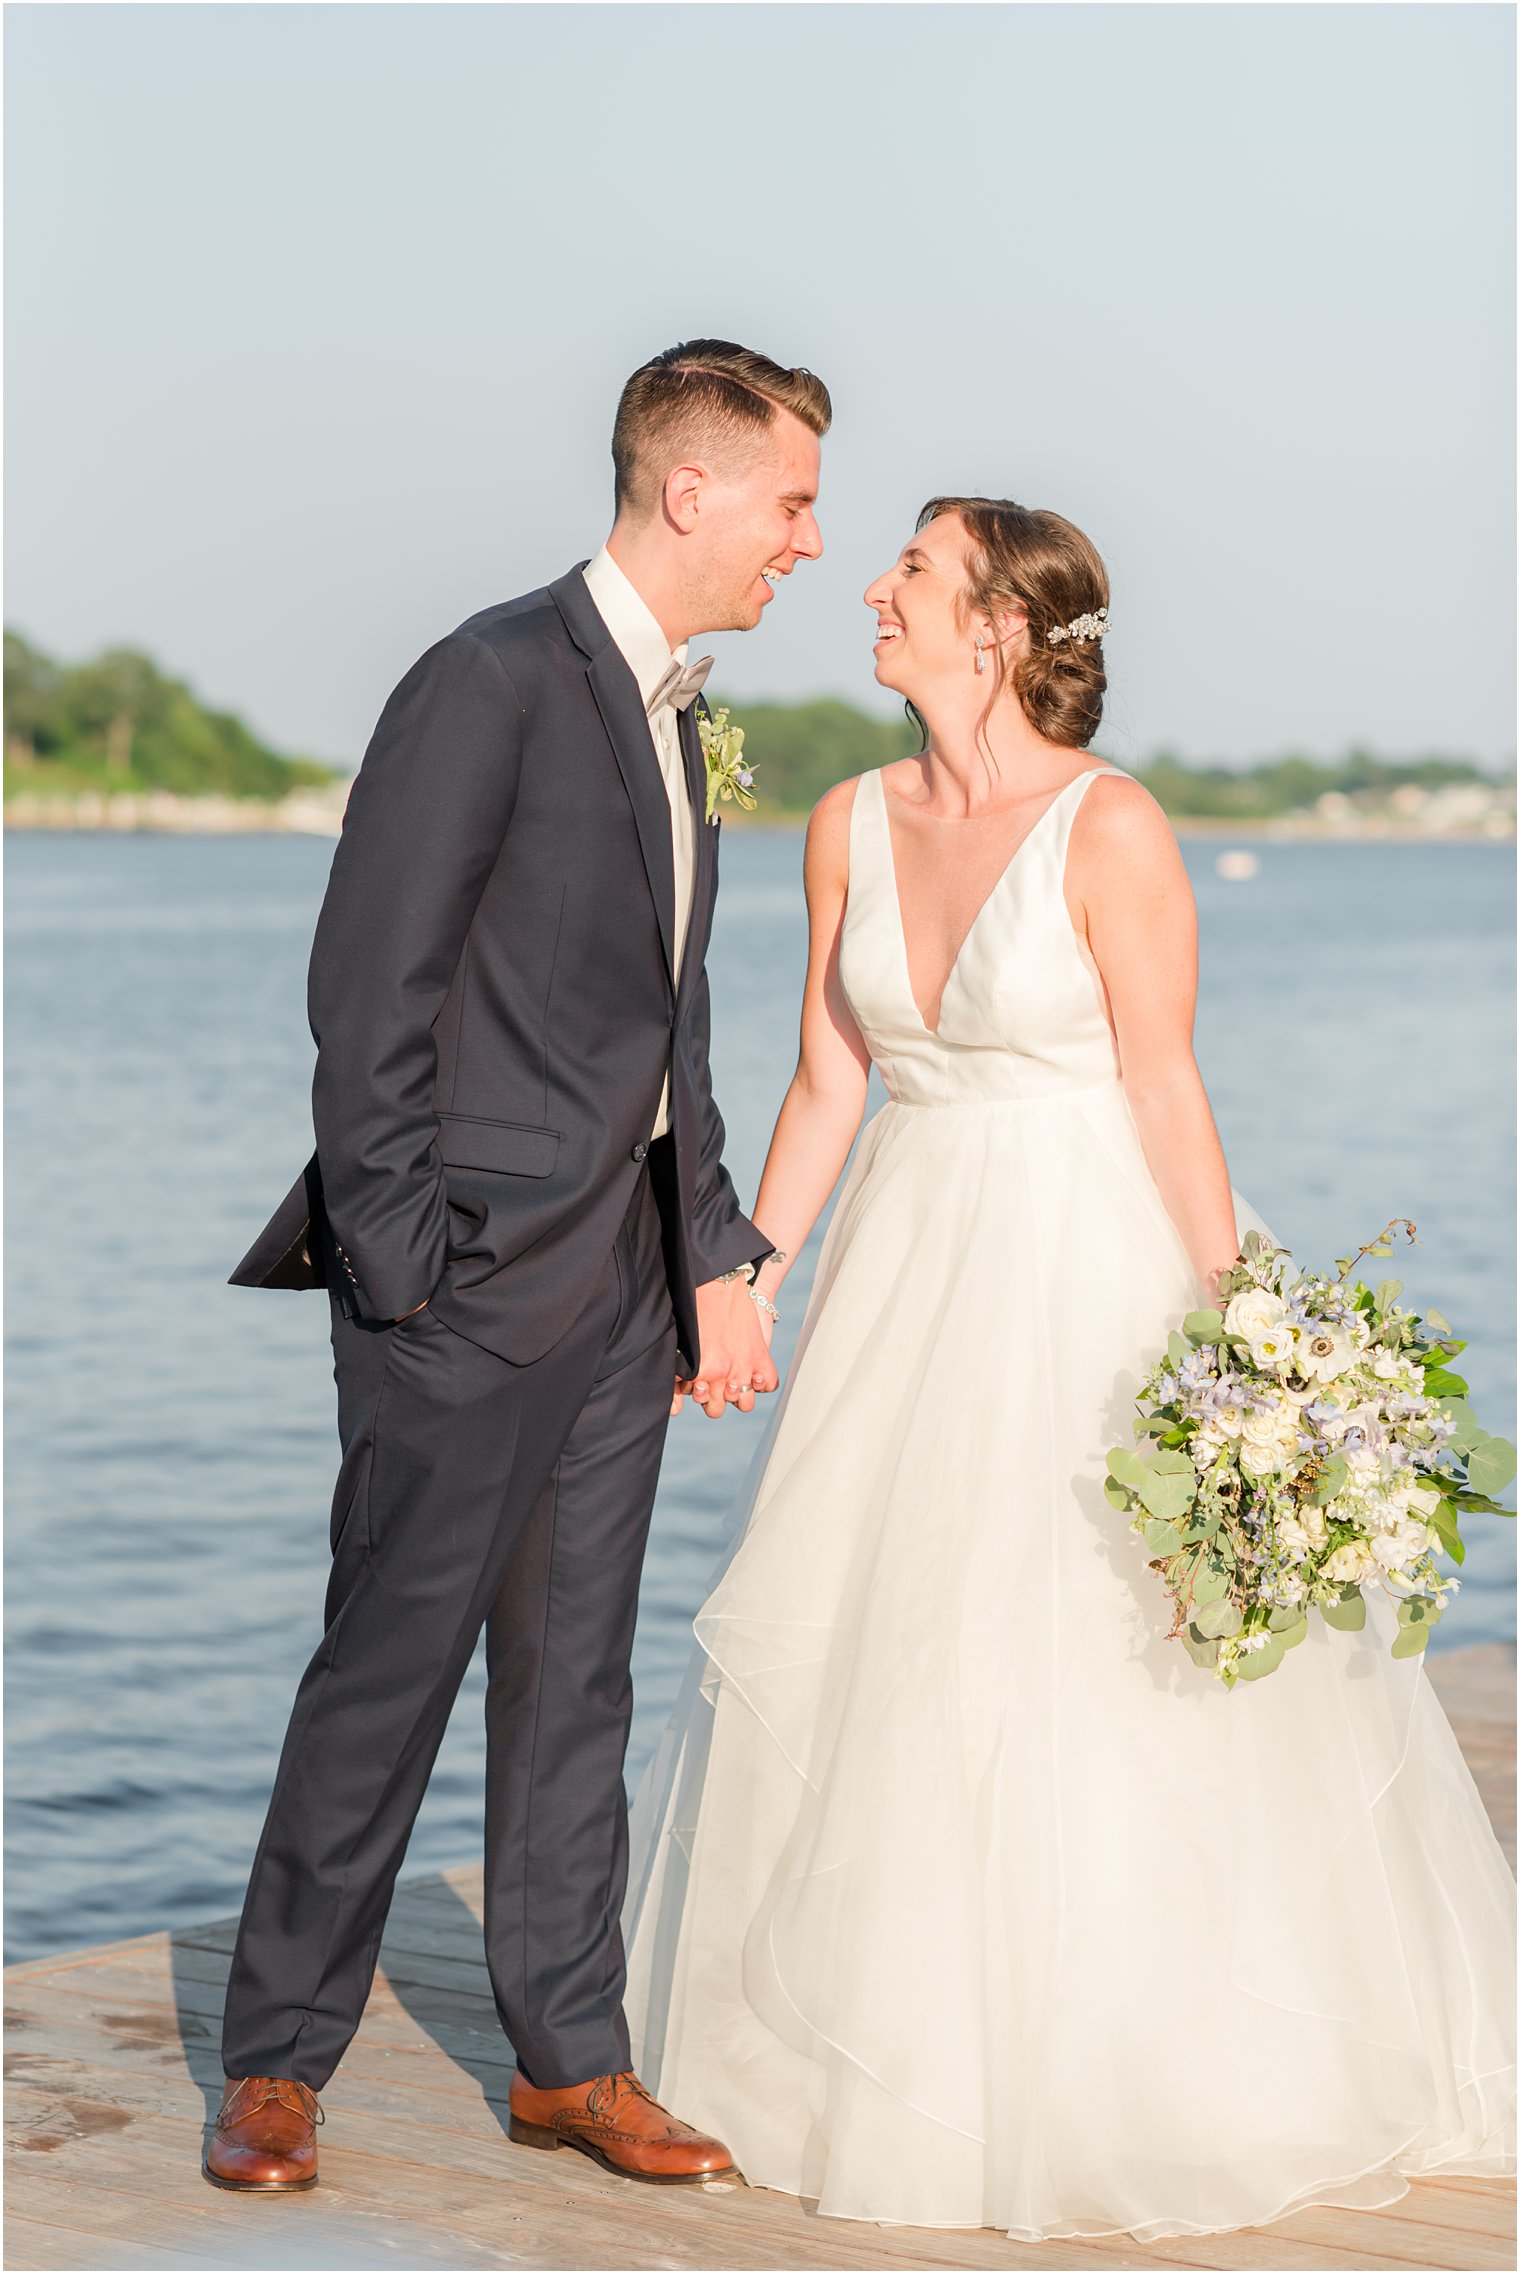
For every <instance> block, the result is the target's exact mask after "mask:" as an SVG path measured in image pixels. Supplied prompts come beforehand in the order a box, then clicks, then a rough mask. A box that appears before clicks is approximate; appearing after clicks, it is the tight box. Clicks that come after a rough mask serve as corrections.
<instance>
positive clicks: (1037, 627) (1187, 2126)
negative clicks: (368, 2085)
mask: <svg viewBox="0 0 1520 2274" xmlns="http://www.w3.org/2000/svg"><path fill="white" fill-rule="evenodd" d="M1107 600H1108V586H1107V580H1106V578H1105V575H1104V570H1103V566H1102V563H1101V561H1100V560H1099V558H1098V556H1097V554H1096V553H1095V552H1094V550H1093V548H1092V546H1091V545H1090V544H1089V543H1088V541H1087V540H1086V538H1085V537H1083V536H1082V534H1081V532H1080V531H1078V530H1077V529H1074V528H1073V527H1072V526H1071V524H1070V523H1069V522H1066V521H1063V520H1062V519H1060V517H1059V516H1057V515H1055V514H1053V513H1044V512H1032V511H1028V510H1026V509H1024V508H1023V507H1020V506H1017V505H1011V504H1006V503H1002V502H995V501H990V500H986V499H979V498H938V499H936V500H934V502H933V503H932V504H930V505H929V506H927V507H926V508H925V510H924V513H923V514H922V516H921V517H920V521H919V526H918V530H917V533H916V535H915V537H914V539H913V541H912V543H911V544H909V545H908V546H907V547H906V549H905V550H904V551H903V553H902V555H901V557H900V558H899V559H898V561H897V562H896V564H895V566H894V567H893V568H891V569H890V570H889V571H888V572H887V574H886V575H885V576H883V577H881V578H880V579H879V580H878V581H877V582H876V583H875V584H873V585H872V586H871V588H870V590H869V591H868V592H867V594H866V601H867V604H868V606H870V607H871V608H873V609H874V610H875V611H876V614H877V617H878V619H879V627H880V637H879V638H878V640H877V643H876V676H877V678H878V680H879V681H880V682H881V684H882V685H883V686H886V687H891V688H893V689H895V690H896V691H897V692H898V693H900V694H902V695H904V696H906V697H908V698H910V699H911V701H912V703H913V705H914V706H915V708H916V710H917V712H918V713H919V714H920V716H921V719H922V720H923V722H924V725H925V730H926V731H925V736H924V739H925V745H926V747H925V749H924V751H923V752H922V754H921V755H919V756H918V757H916V758H910V759H905V760H903V761H902V762H901V763H899V764H896V765H892V766H888V767H885V768H883V769H882V770H881V771H880V772H878V773H874V774H867V775H864V776H862V777H861V778H860V779H859V780H858V781H853V782H842V783H840V784H839V785H838V787H837V788H835V789H833V790H831V791H830V792H829V794H828V795H827V796H826V797H825V798H824V799H823V801H822V803H821V804H820V805H819V807H818V809H817V811H816V812H815V813H814V815H813V818H812V822H811V825H810V827H809V831H808V840H807V855H806V887H807V900H808V911H809V917H810V922H811V953H810V961H809V968H808V977H807V986H806V994H805V998H804V1003H803V1011H802V1044H801V1055H800V1060H799V1064H798V1069H797V1073H796V1076H795V1078H794V1080H793V1082H792V1085H791V1088H790V1089H789V1090H788V1092H787V1096H786V1100H785V1102H784V1104H783V1106H782V1109H781V1114H780V1118H779V1120H778V1122H777V1125H776V1132H775V1137H774V1139H773V1142H772V1145H771V1150H770V1155H769V1158H768V1161H767V1164H766V1169H765V1175H764V1179H763V1182H762V1184H761V1187H760V1194H759V1199H758V1202H757V1205H756V1209H755V1215H756V1217H757V1220H758V1221H759V1223H760V1224H761V1225H762V1226H763V1227H764V1229H765V1232H766V1235H767V1237H768V1238H770V1239H772V1240H774V1241H775V1242H776V1243H777V1246H778V1248H779V1249H781V1250H783V1251H785V1252H786V1253H787V1254H790V1255H793V1256H795V1255H796V1254H798V1253H799V1251H800V1250H801V1249H802V1247H803V1244H804V1242H805V1240H806V1238H807V1236H808V1233H809V1232H810V1230H811V1228H812V1226H813V1224H814V1223H815V1221H816V1219H817V1217H818V1215H819V1213H820V1212H821V1210H822V1208H823V1206H824V1204H825V1202H826V1200H827V1199H828V1196H829V1194H830V1192H831V1191H832V1189H833V1186H834V1184H835V1182H836V1180H837V1178H838V1176H839V1175H840V1172H841V1171H842V1169H843V1168H844V1165H845V1161H846V1158H847V1155H848V1153H849V1149H850V1147H851V1144H852V1143H853V1142H854V1139H855V1137H856V1134H857V1131H858V1130H859V1127H860V1123H861V1120H862V1116H863V1114H864V1109H865V1102H866V1082H867V1076H868V1073H869V1071H870V1068H871V1066H872V1065H873V1064H874V1065H875V1066H876V1068H877V1070H878V1072H879V1073H880V1076H881V1079H882V1081H883V1082H884V1084H885V1086H886V1090H887V1096H888V1102H887V1104H886V1105H885V1106H884V1107H883V1108H882V1110H881V1111H880V1112H879V1113H877V1114H876V1115H875V1116H874V1118H873V1119H872V1121H871V1122H870V1124H869V1126H868V1127H867V1128H866V1130H865V1133H864V1135H863V1137H862V1138H861V1142H860V1146H859V1150H858V1152H857V1154H856V1157H855V1161H854V1165H853V1167H852V1168H851V1170H850V1173H849V1176H848V1178H847V1180H846V1182H845V1186H844V1189H843V1191H842V1193H841V1194H840V1198H839V1202H838V1205H837V1208H836V1210H835V1213H834V1217H833V1221H832V1223H831V1225H830V1228H829V1232H828V1235H827V1239H826V1242H825V1245H824V1248H823V1253H822V1257H821V1260H820V1262H819V1265H818V1271H817V1276H816V1281H815V1285H814V1288H813V1293H812V1299H811V1302H810V1305H809V1308H808V1313H807V1317H806V1321H805V1323H804V1325H803V1328H802V1334H801V1339H800V1341H799V1344H798V1349H797V1356H796V1361H795V1364H794V1366H793V1369H792V1372H791V1376H790V1379H789V1381H788V1383H787V1386H786V1390H785V1393H784V1396H783V1399H782V1402H781V1404H780V1406H779V1408H778V1411H777V1413H776V1416H775V1419H774V1422H773V1424H772V1427H771V1431H770V1433H769V1436H768V1438H767V1441H766V1444H765V1445H764V1447H763V1448H762V1451H761V1454H760V1457H759V1459H758V1461H757V1463H756V1469H755V1473H754V1476H753V1479H752V1483H751V1486H750V1489H749V1498H748V1503H747V1511H748V1512H747V1518H746V1521H745V1523H744V1525H743V1528H742V1530H741V1532H740V1535H739V1537H738V1540H737V1542H736V1545H735V1547H734V1549H733V1551H732V1554H731V1556H730V1559H729V1561H728V1563H727V1567H726V1569H724V1570H723V1571H722V1573H721V1574H720V1576H719V1577H718V1579H717V1581H716V1584H715V1586H714V1588H713V1591H712V1593H711V1595H710V1597H709V1599H708V1601H707V1602H706V1603H705V1605H704V1606H703V1608H702V1610H701V1612H700V1614H699V1616H698V1618H697V1621H696V1633H697V1637H698V1642H699V1649H698V1652H697V1655H696V1658H695V1660H694V1662H693V1666H692V1669H691V1672H690V1675H689V1677H688V1680H687V1684H686V1688H685V1691H684V1693H683V1696H682V1699H681V1702H680V1704H679V1705H678V1707H677V1710H676V1714H675V1718H674V1720H673V1721H672V1724H671V1727H670V1729H669V1730H668V1731H667V1733H666V1737H665V1740H664V1743H663V1745H662V1747H661V1749H660V1752H659V1753H658V1754H657V1756H656V1760H655V1762H654V1763H653V1764H652V1766H651V1769H650V1772H649V1774H648V1776H647V1777H646V1779H645V1782H644V1786H643V1789H642V1791H641V1793H640V1795H639V1798H638V1801H637V1803H636V1807H635V1815H634V1863H633V1871H632V1875H631V1879H630V1894H629V1902H628V1909H627V1913H626V1919H625V1926H626V1932H627V1938H628V1942H629V1963H630V1975H629V1997H628V2015H629V2021H630V2024H631V2027H632V2030H633V2037H634V2052H635V2058H636V2059H637V2061H638V2064H639V2067H640V2070H641V2073H642V2074H643V2075H644V2076H645V2078H646V2079H647V2080H648V2081H649V2083H650V2085H651V2087H652V2089H654V2090H655V2091H657V2092H659V2093H660V2095H661V2097H662V2098H670V2099H673V2100H675V2101H676V2102H677V2103H678V2104H679V2105H680V2106H681V2107H682V2108H684V2109H687V2110H690V2111H693V2112H694V2113H695V2117H696V2119H697V2120H699V2121H701V2122H702V2123H703V2124H704V2125H706V2126H707V2127H708V2128H709V2129H711V2130H713V2131H715V2132H718V2133H720V2134H722V2135H723V2136H724V2137H725V2138H726V2139H727V2140H728V2142H729V2143H730V2145H731V2147H732V2149H733V2151H734V2154H735V2157H736V2160H737V2161H738V2163H739V2164H740V2166H741V2167H742V2169H743V2171H744V2172H745V2174H746V2176H747V2177H748V2179H749V2181H750V2183H751V2184H752V2185H758V2186H765V2187H774V2188H780V2189H784V2190H786V2191H787V2192H789V2193H792V2194H796V2195H799V2196H803V2197H807V2198H809V2199H810V2200H813V2201H816V2203H817V2206H818V2209H819V2211H820V2212H822V2213H824V2214H825V2215H830V2216H837V2217H844V2218H854V2219H875V2220H882V2221H892V2222H899V2221H900V2222H907V2223H911V2224H915V2225H924V2226H941V2227H955V2226H966V2227H980V2226H995V2227H1001V2228H1004V2229H1006V2230H1007V2231H1008V2233H1009V2234H1010V2235H1013V2236H1015V2237H1018V2238H1020V2239H1027V2240H1036V2239H1039V2238H1042V2237H1049V2236H1061V2235H1086V2234H1106V2233H1111V2232H1116V2231H1125V2230H1127V2231H1129V2232H1131V2233H1133V2234H1134V2235H1136V2236H1137V2237H1140V2238H1142V2239H1151V2238H1154V2237H1157V2236H1162V2235H1168V2234H1186V2233H1200V2232H1208V2231H1211V2230H1215V2229H1220V2228H1229V2227H1237V2226H1243V2225H1248V2224H1257V2223H1260V2222H1263V2221H1267V2220H1270V2219H1273V2218H1276V2217H1278V2216H1280V2215H1281V2214H1283V2213H1284V2212H1286V2211H1289V2210H1291V2209H1293V2208H1294V2207H1296V2206H1299V2205H1303V2204H1306V2203H1312V2202H1333V2203H1342V2204H1359V2205H1376V2204H1383V2203H1388V2202H1391V2201H1393V2200H1394V2199H1395V2198H1396V2197H1398V2196H1399V2195H1401V2194H1402V2193H1403V2192H1404V2191H1405V2182H1406V2179H1407V2177H1408V2176H1411V2175H1415V2174H1419V2173H1425V2172H1434V2171H1447V2172H1458V2171H1460V2172H1476V2173H1499V2172H1504V2171H1508V2170H1511V2169H1513V2130H1512V2126H1513V2044H1512V2031H1513V2012H1514V2008H1513V1993H1512V1988H1511V1981H1510V1971H1511V1923H1510V1919H1511V1904H1512V1898H1513V1893H1514V1887H1513V1881H1512V1880H1511V1878H1510V1874H1509V1871H1508V1869H1507V1867H1506V1865H1505V1862H1504V1859H1503V1857H1502V1854H1501V1852H1500V1850H1499V1847H1498V1845H1497V1843H1496V1841H1495V1839H1494V1836H1493V1834H1492V1832H1491V1830H1490V1828H1489V1825H1488V1821H1487V1818H1486V1816H1485V1814H1484V1811H1483V1807H1482V1803H1481V1801H1480V1800H1479V1797H1478V1794H1477V1791H1476V1789H1475V1787H1474V1785H1473V1782H1472V1779H1471V1777H1470V1776H1469V1774H1468V1771H1467V1769H1466V1767H1465V1765H1464V1763H1463V1760H1462V1757H1461V1754H1460V1752H1459V1751H1458V1749H1457V1746H1456V1743H1455V1741H1454V1739H1453V1737H1452V1734H1451V1731H1450V1729H1449V1727H1448V1725H1447V1723H1446V1720H1445V1717H1444V1715H1443V1714H1442V1712H1441V1709H1440V1706H1439V1705H1438V1704H1437V1702H1436V1699H1435V1697H1434V1695H1433V1693H1432V1691H1431V1689H1430V1686H1429V1683H1428V1681H1427V1679H1426V1677H1425V1674H1424V1671H1423V1668H1422V1665H1421V1662H1420V1661H1419V1660H1418V1659H1414V1660H1404V1661H1396V1660H1394V1659H1393V1658H1391V1657H1390V1656H1389V1642H1390V1638H1391V1632H1392V1628H1391V1617H1392V1614H1391V1612H1390V1613H1387V1614H1386V1615H1383V1613H1380V1610H1379V1608H1378V1606H1377V1605H1371V1606H1369V1617H1368V1622H1367V1626H1366V1628H1365V1630H1364V1631H1363V1632H1362V1633H1361V1634H1344V1633H1333V1632H1331V1631H1330V1630H1329V1629H1328V1628H1326V1627H1324V1626H1323V1625H1322V1624H1321V1623H1320V1622H1319V1621H1314V1622H1313V1623H1312V1625H1311V1630H1310V1634H1309V1637H1308V1639H1307V1640H1306V1641H1305V1642H1304V1643H1303V1644H1302V1645H1301V1647H1300V1648H1299V1649H1298V1650H1296V1651H1295V1652H1294V1653H1293V1656H1292V1658H1291V1659H1290V1660H1289V1661H1288V1663H1287V1664H1286V1665H1285V1666H1284V1667H1283V1668H1282V1669H1281V1670H1280V1671H1279V1672H1278V1673H1277V1674H1276V1675H1275V1676H1274V1677H1272V1678H1271V1679H1270V1680H1267V1681H1265V1682H1262V1683H1259V1684H1256V1683H1253V1684H1250V1685H1242V1686H1241V1688H1239V1689H1238V1690H1236V1691H1235V1692H1233V1693H1228V1692H1226V1691H1225V1689H1224V1688H1223V1687H1222V1685H1220V1684H1219V1683H1218V1682H1217V1681H1215V1680H1213V1679H1212V1678H1211V1677H1209V1676H1208V1675H1206V1674H1204V1673H1202V1672H1200V1671H1199V1670H1198V1669H1197V1668H1195V1667H1194V1666H1193V1665H1192V1664H1191V1662H1190V1661H1189V1660H1188V1659H1187V1657H1186V1656H1185V1655H1184V1654H1183V1652H1182V1650H1181V1649H1180V1647H1179V1646H1178V1645H1177V1644H1176V1643H1168V1642H1167V1641H1166V1640H1165V1639H1164V1634H1165V1625H1166V1619H1165V1613H1164V1598H1163V1596H1162V1593H1161V1589H1160V1585H1159V1583H1158V1581H1157V1580H1156V1578H1155V1575H1154V1574H1153V1573H1151V1572H1149V1571H1148V1570H1147V1569H1146V1568H1145V1563H1144V1558H1143V1553H1142V1551H1141V1550H1140V1548H1139V1547H1138V1545H1137V1543H1136V1542H1135V1540H1134V1539H1133V1538H1132V1536H1131V1535H1130V1534H1129V1532H1128V1530H1127V1529H1126V1527H1125V1523H1124V1519H1123V1518H1122V1517H1119V1516H1116V1514H1115V1512H1114V1511H1113V1509H1111V1508H1110V1507H1109V1505H1108V1503H1107V1501H1106V1500H1105V1498H1104V1495H1103V1490H1102V1476H1103V1456H1104V1453H1105V1450H1106V1448H1107V1447H1109V1446H1110V1445H1114V1444H1118V1443H1120V1442H1128V1441H1129V1424H1130V1421H1131V1419H1132V1418H1133V1403H1132V1401H1133V1395H1134V1390H1135V1387H1136V1385H1137V1382H1138V1379H1139V1377H1140V1375H1141V1374H1142V1372H1143V1371H1144V1369H1145V1368H1146V1367H1147V1366H1148V1365H1149V1364H1150V1363H1151V1361H1152V1360H1153V1359H1154V1358H1155V1357H1156V1356H1157V1355H1158V1353H1159V1351H1160V1349H1161V1347H1162V1345H1163V1344H1164V1342H1165V1339H1166V1335H1167V1332H1168V1330H1169V1329H1170V1328H1171V1327H1173V1326H1175V1325H1177V1324H1178V1323H1179V1322H1180V1319H1181V1317H1182V1314H1183V1313H1185V1312H1186V1311H1188V1310H1190V1309H1192V1308H1194V1307H1196V1306H1197V1305H1199V1304H1200V1303H1202V1302H1204V1301H1206V1300H1208V1299H1209V1297H1210V1296H1211V1295H1212V1293H1213V1291H1214V1284H1215V1281H1216V1278H1217V1275H1218V1274H1219V1273H1220V1272H1221V1271H1222V1270H1224V1269H1226V1268H1228V1266H1229V1265H1230V1264H1231V1263H1232V1262H1233V1260H1234V1258H1235V1256H1236V1253H1237V1249H1238V1245H1239V1240H1240V1237H1241V1234H1242V1232H1243V1230H1244V1229H1245V1227H1246V1226H1247V1225H1248V1224H1249V1223H1251V1222H1254V1221H1255V1219H1253V1218H1252V1217H1251V1216H1250V1214H1249V1211H1247V1210H1245V1209H1244V1208H1243V1206H1242V1204H1241V1203H1240V1202H1239V1201H1238V1200H1237V1199H1236V1197H1235V1196H1234V1195H1233V1194H1232V1192H1231V1189H1230V1184H1229V1180H1228V1176H1227V1174H1226V1170H1225V1163H1224V1159H1223V1156H1222V1154H1221V1151H1220V1146H1219V1140H1218V1138H1217V1136H1216V1134H1215V1131H1214V1125H1213V1121H1212V1118H1211V1116H1210V1112H1209V1107H1208V1102H1207V1099H1206V1097H1205V1095H1204V1090H1203V1085H1202V1082H1201V1081H1200V1078H1199V1075H1198V1071H1197V1068H1196V1066H1195V1065H1194V1061H1193V1056H1192V1046H1191V1029H1192V1014H1193V998H1194V975H1195V928H1194V914H1193V905H1192V898H1191V894H1190V892H1189V888H1188V883H1187V878H1186V874H1185V871H1184V869H1183V866H1182V861H1181V857H1180V855H1179V853H1178V850H1177V846H1176V843H1175V841H1174V839H1173V837H1172V835H1171V832H1170V830H1169V828H1168V826H1167V823H1166V821H1165V820H1164V818H1163V816H1162V814H1161V812H1160V810H1159V809H1158V807H1157V806H1156V805H1155V804H1154V803H1153V802H1152V800H1151V798H1150V797H1149V796H1148V794H1147V793H1146V791H1145V790H1144V789H1143V788H1142V787H1141V786H1140V785H1139V784H1138V783H1137V782H1135V781H1133V780H1131V779H1129V778H1128V777H1126V776H1125V775H1123V774H1121V773H1118V772H1117V771H1116V770H1115V769H1114V768H1113V767H1110V766H1107V765H1102V764H1097V763H1095V762H1093V761H1092V760H1091V759H1090V758H1089V756H1088V745H1089V744H1090V742H1091V740H1092V738H1093V735H1094V734H1095V732H1096V730H1097V727H1098V723H1099V719H1100V716H1101V711H1102V701H1103V694H1104V687H1105V678H1104V669H1103V661H1102V653H1103V650H1102V639H1103V633H1104V631H1105V630H1106V627H1107V616H1106V608H1107ZM1265 1102H1267V1101H1264V1103H1265ZM784 1270H785V1256H784V1255H782V1256H780V1257H777V1258H773V1259H772V1260H771V1261H770V1262H769V1263H767V1264H766V1265H765V1266H764V1267H763V1268H762V1271H761V1274H760V1278H759V1281H758V1283H757V1288H756V1292H757V1294H758V1295H760V1296H761V1297H763V1298H764V1299H765V1301H766V1302H770V1301H771V1300H773V1298H774V1296H775V1293H776V1291H777V1289H778V1288H779V1286H780V1284H781V1280H782V1276H783V1274H784Z"/></svg>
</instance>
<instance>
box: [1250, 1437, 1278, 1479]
mask: <svg viewBox="0 0 1520 2274" xmlns="http://www.w3.org/2000/svg"><path fill="white" fill-rule="evenodd" d="M1287 1464H1288V1455H1287V1450H1286V1448H1285V1447H1284V1446H1283V1445H1281V1444H1280V1443H1278V1442H1277V1440H1276V1439H1272V1440H1269V1442H1268V1443H1266V1444H1265V1445H1263V1444H1259V1443H1258V1442H1257V1441H1256V1440H1255V1439H1253V1438H1250V1437H1243V1438H1242V1439H1241V1441H1240V1465H1241V1467H1242V1468H1243V1469H1244V1470H1245V1472H1246V1475H1247V1476H1248V1477H1269V1476H1275V1475H1276V1474H1277V1471H1278V1470H1279V1469H1282V1468H1286V1467H1287Z"/></svg>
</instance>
